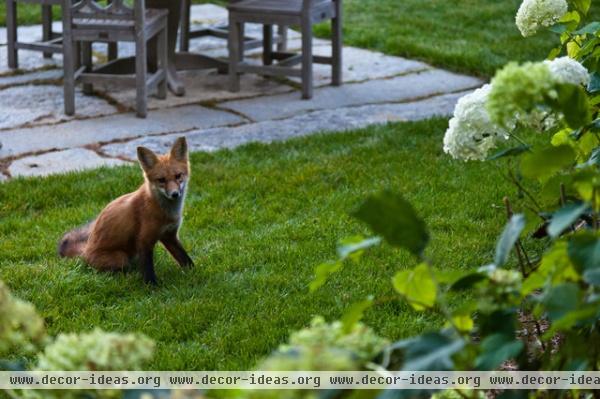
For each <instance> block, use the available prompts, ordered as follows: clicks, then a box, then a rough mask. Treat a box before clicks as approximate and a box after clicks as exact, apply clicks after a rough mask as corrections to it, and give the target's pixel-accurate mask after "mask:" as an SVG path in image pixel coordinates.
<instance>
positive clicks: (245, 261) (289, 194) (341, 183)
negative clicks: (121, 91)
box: [0, 119, 514, 370]
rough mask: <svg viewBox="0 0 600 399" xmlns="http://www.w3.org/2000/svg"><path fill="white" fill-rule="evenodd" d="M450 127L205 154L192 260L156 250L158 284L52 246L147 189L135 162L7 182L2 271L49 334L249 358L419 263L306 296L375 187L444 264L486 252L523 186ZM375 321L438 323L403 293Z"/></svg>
mask: <svg viewBox="0 0 600 399" xmlns="http://www.w3.org/2000/svg"><path fill="white" fill-rule="evenodd" d="M446 126H447V121H446V120H445V119H433V120H430V121H424V122H416V123H398V124H391V125H386V126H379V127H371V128H368V129H363V130H358V131H353V132H347V133H337V134H328V135H317V136H312V137H308V138H303V139H296V140H292V141H289V142H285V143H274V144H270V145H259V144H252V145H247V146H245V147H242V148H239V149H236V150H233V151H220V152H217V153H212V154H207V153H195V154H193V155H192V157H191V162H192V165H193V166H192V170H193V174H192V180H191V183H190V191H189V194H188V197H187V205H186V208H185V221H184V224H183V228H182V230H181V238H182V241H183V242H184V245H185V246H186V247H187V248H188V249H189V252H190V254H191V256H192V258H193V259H194V260H195V262H196V267H195V268H194V269H193V270H191V271H186V272H183V271H181V270H180V269H179V268H178V267H177V266H176V264H175V263H174V261H173V260H172V259H170V258H169V256H168V255H167V254H166V252H165V251H164V250H163V249H162V248H160V249H158V250H157V257H156V265H157V274H158V278H159V279H160V283H161V285H160V287H159V288H157V289H153V288H150V287H147V286H146V285H144V284H143V282H142V279H141V276H140V274H139V273H138V271H137V270H136V269H135V268H132V270H131V271H129V272H126V273H114V274H107V273H98V272H96V271H94V270H92V269H90V268H89V267H87V266H86V265H84V264H83V263H81V262H80V261H76V260H64V259H59V258H58V256H57V255H56V244H57V241H58V240H59V238H60V237H61V235H62V233H63V232H64V231H66V230H68V229H70V228H72V227H74V226H77V225H79V224H82V223H83V222H85V221H87V220H89V219H91V218H93V217H94V216H95V215H96V214H97V213H98V212H99V211H100V210H101V209H102V208H103V206H104V205H105V204H106V203H108V202H109V201H110V200H112V199H114V198H115V197H117V196H119V195H121V194H124V193H126V192H129V191H132V190H134V189H136V188H137V186H138V185H139V184H140V183H141V181H142V177H141V173H140V170H139V167H137V166H135V165H134V166H131V167H121V168H116V169H101V170H96V171H92V172H87V173H78V174H69V175H63V176H53V177H49V178H45V179H42V178H40V179H26V180H23V179H21V180H14V181H11V182H9V183H6V184H0V237H1V239H0V279H3V280H4V281H5V282H6V283H7V284H8V285H9V286H10V287H11V288H12V289H13V290H14V292H15V294H16V295H18V296H19V297H22V298H23V299H26V300H29V301H31V302H33V303H34V304H35V305H36V307H37V308H38V310H39V312H40V313H41V314H42V315H43V316H44V317H45V319H46V322H47V326H48V329H49V332H50V333H51V334H58V333H60V332H80V331H88V330H90V329H93V328H95V327H101V328H103V329H106V330H114V331H120V332H127V331H139V332H143V333H145V334H147V335H148V336H150V337H152V338H153V339H155V340H156V341H157V343H158V350H157V353H156V356H155V360H154V361H153V363H152V364H150V365H149V368H152V369H160V370H194V369H204V370H219V369H221V370H224V369H229V370H231V369H247V368H251V367H253V366H254V365H255V364H256V362H257V360H258V359H259V358H261V357H262V356H264V355H266V354H268V353H269V352H270V351H271V350H273V349H274V348H276V347H277V345H278V344H280V343H281V342H283V341H284V340H285V339H286V337H287V335H288V333H289V332H290V331H293V330H295V329H298V328H301V327H303V326H306V325H307V323H308V322H309V320H310V319H311V318H312V317H313V316H314V315H324V316H325V317H326V318H327V319H328V320H332V319H335V318H339V317H340V316H341V315H342V314H343V312H344V311H345V310H346V309H347V307H348V306H349V305H350V304H351V303H353V302H354V301H357V300H361V299H363V298H365V296H366V295H368V294H377V295H380V296H386V295H392V294H393V292H392V288H391V283H390V277H391V276H392V275H393V273H394V272H395V271H396V270H399V269H403V268H408V267H412V266H414V265H415V262H416V260H415V259H413V258H412V257H411V256H410V255H408V254H407V253H406V252H404V251H397V250H392V249H389V248H387V247H384V248H383V249H382V250H377V251H374V252H369V253H368V254H366V256H365V258H364V261H363V262H361V263H360V264H355V265H348V266H347V267H346V268H345V269H344V272H342V273H340V274H338V275H336V276H334V277H333V278H332V279H331V281H329V282H328V283H327V285H326V286H324V287H323V288H321V289H320V290H318V291H317V292H316V293H313V294H311V293H309V292H308V288H307V286H308V283H309V282H310V281H311V279H312V277H313V270H314V267H315V266H316V265H317V264H319V263H320V262H322V261H326V260H328V259H333V258H334V257H335V245H336V241H337V240H338V239H340V238H343V237H346V236H350V235H355V234H368V230H367V229H366V228H365V226H364V225H362V224H360V223H359V222H357V221H355V220H353V219H352V218H351V217H350V216H349V212H350V211H352V210H353V209H355V208H356V207H357V206H358V205H359V204H360V203H361V201H362V200H363V199H364V198H365V197H366V196H367V195H369V194H371V193H375V192H377V191H379V190H382V189H386V188H388V189H392V190H395V191H397V192H401V193H403V194H404V195H405V196H406V197H407V198H409V199H410V201H411V202H412V203H413V204H414V205H415V207H416V209H417V210H418V212H419V213H420V214H421V215H422V216H423V217H424V218H425V220H426V222H427V224H428V226H429V228H430V232H431V235H432V243H431V246H430V248H429V249H428V256H430V257H431V258H432V259H433V261H434V263H435V264H436V265H437V267H440V268H443V269H457V268H462V269H466V268H472V267H476V266H479V265H481V264H485V263H487V262H489V261H490V259H491V258H492V254H493V247H494V243H495V240H496V237H497V235H498V234H499V232H500V231H501V229H502V226H503V223H504V215H503V210H502V206H501V199H502V197H503V196H504V195H506V194H508V195H514V191H513V190H512V189H511V188H510V186H509V184H508V183H506V182H505V181H504V180H503V179H502V178H501V177H500V175H499V172H498V170H497V168H496V167H495V166H494V165H493V164H490V163H463V162H458V161H453V160H452V159H451V158H450V157H449V156H447V155H445V154H443V152H442V149H441V147H442V143H441V142H442V137H443V132H444V131H445V129H446ZM365 320H366V322H367V323H368V324H369V325H371V326H373V327H374V328H375V330H376V331H377V332H379V333H380V334H382V335H384V336H387V337H390V338H400V337H405V336H408V335H410V334H414V333H416V332H419V331H421V330H424V329H431V328H435V327H436V324H437V322H438V320H436V319H432V318H431V317H430V316H425V315H423V314H420V313H416V312H414V311H412V310H411V309H410V308H409V307H408V306H407V305H405V304H404V303H403V302H402V301H400V300H398V301H392V302H389V303H386V304H385V305H381V306H378V307H376V308H375V309H373V310H370V311H369V312H368V313H367V315H366V319H365Z"/></svg>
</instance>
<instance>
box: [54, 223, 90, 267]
mask: <svg viewBox="0 0 600 399" xmlns="http://www.w3.org/2000/svg"><path fill="white" fill-rule="evenodd" d="M92 223H93V221H92V222H89V223H88V224H86V225H84V226H81V227H78V228H76V229H74V230H71V231H69V232H68V233H66V234H65V235H64V236H63V238H61V240H60V242H59V243H58V254H59V255H60V256H61V257H63V258H74V257H76V256H80V255H81V254H82V253H83V250H84V249H85V246H86V244H87V241H88V238H89V237H90V230H91V226H92Z"/></svg>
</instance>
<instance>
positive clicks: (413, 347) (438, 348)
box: [391, 332, 465, 371]
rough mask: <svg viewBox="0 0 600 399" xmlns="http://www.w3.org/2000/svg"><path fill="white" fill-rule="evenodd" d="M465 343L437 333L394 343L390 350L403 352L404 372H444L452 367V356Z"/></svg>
mask: <svg viewBox="0 0 600 399" xmlns="http://www.w3.org/2000/svg"><path fill="white" fill-rule="evenodd" d="M464 346H465V343H464V341H463V340H461V339H459V338H451V337H449V336H447V335H445V334H442V333H439V332H432V333H426V334H423V335H420V336H418V337H415V338H410V339H407V340H404V341H399V342H396V343H395V344H393V345H392V346H391V349H403V350H404V359H405V361H404V365H403V367H402V370H405V371H408V370H409V371H420V370H427V371H444V370H451V369H452V368H453V366H454V362H453V361H452V355H454V354H455V353H457V352H459V351H460V350H461V349H462V348H463V347H464Z"/></svg>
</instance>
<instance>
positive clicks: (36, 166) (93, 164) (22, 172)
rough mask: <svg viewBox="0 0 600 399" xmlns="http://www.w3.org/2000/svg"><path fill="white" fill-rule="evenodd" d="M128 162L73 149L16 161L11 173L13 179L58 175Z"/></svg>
mask: <svg viewBox="0 0 600 399" xmlns="http://www.w3.org/2000/svg"><path fill="white" fill-rule="evenodd" d="M127 163H128V162H126V161H122V160H120V159H112V158H104V157H101V156H99V155H98V154H96V153H95V152H94V151H90V150H86V149H83V148H72V149H69V150H65V151H57V152H48V153H46V154H42V155H32V156H29V157H25V158H21V159H18V160H16V161H14V162H13V163H12V164H11V165H10V167H9V171H10V174H11V176H12V177H19V176H47V175H51V174H57V173H66V172H74V171H78V170H85V169H93V168H99V167H101V166H118V165H124V164H127Z"/></svg>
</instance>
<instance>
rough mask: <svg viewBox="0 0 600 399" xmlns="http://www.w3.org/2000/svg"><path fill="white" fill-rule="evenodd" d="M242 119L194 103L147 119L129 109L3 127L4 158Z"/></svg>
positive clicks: (0, 139) (0, 133)
mask: <svg viewBox="0 0 600 399" xmlns="http://www.w3.org/2000/svg"><path fill="white" fill-rule="evenodd" d="M242 121H243V119H242V118H240V117H238V116H236V115H233V114H231V113H228V112H222V111H218V110H213V109H209V108H205V107H200V106H195V105H194V106H186V107H177V108H170V109H165V110H157V111H154V112H150V113H149V114H148V117H147V118H146V119H140V118H136V117H135V114H133V113H125V114H116V115H110V116H106V117H100V118H95V119H84V120H73V121H69V122H65V123H60V124H55V125H50V126H38V127H33V128H22V129H11V130H4V131H0V144H1V147H0V159H1V158H6V157H9V156H17V155H19V154H25V153H30V152H39V151H48V150H52V149H65V148H72V147H79V146H85V145H88V144H94V143H98V142H104V143H106V142H110V141H114V140H123V139H127V138H135V137H139V136H143V135H153V134H162V133H169V132H180V131H189V130H192V129H201V128H210V127H215V126H223V125H234V124H237V123H241V122H242Z"/></svg>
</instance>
